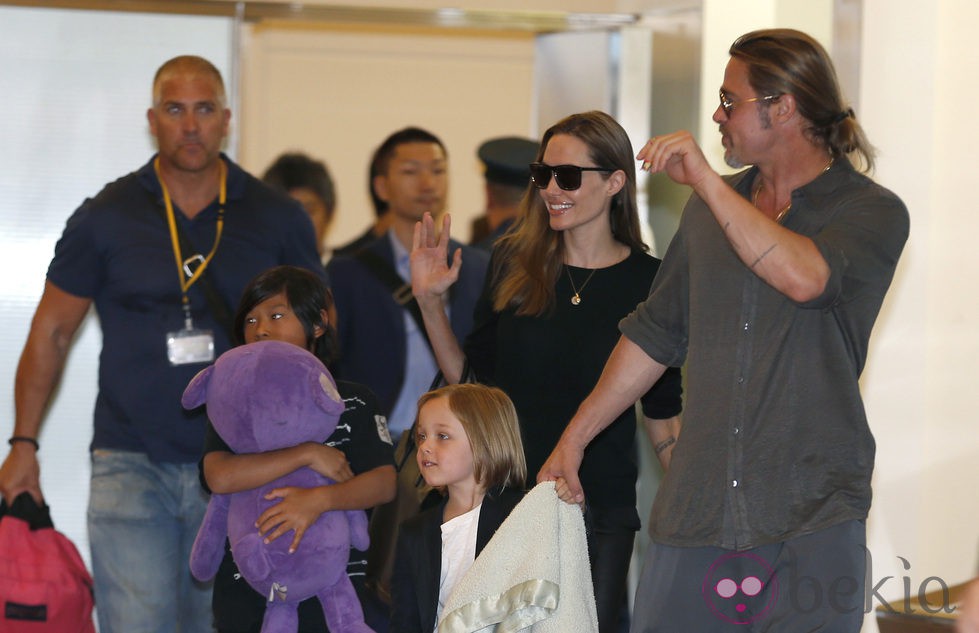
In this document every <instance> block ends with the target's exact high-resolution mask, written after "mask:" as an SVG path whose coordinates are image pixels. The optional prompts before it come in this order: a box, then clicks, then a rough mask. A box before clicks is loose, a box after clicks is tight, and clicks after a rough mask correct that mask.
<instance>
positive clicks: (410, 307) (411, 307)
mask: <svg viewBox="0 0 979 633" xmlns="http://www.w3.org/2000/svg"><path fill="white" fill-rule="evenodd" d="M354 257H355V258H356V259H357V261H359V262H360V263H362V264H363V265H364V266H366V267H367V270H369V271H370V273H371V274H372V275H374V277H375V278H377V280H378V281H380V282H381V283H382V284H384V287H385V288H387V289H388V291H389V292H390V293H391V298H392V299H394V302H395V303H397V304H398V305H399V306H401V307H402V308H404V309H405V310H407V311H408V314H410V315H411V318H413V319H414V320H415V324H416V325H417V326H418V330H419V331H420V332H421V334H422V337H424V339H425V342H426V343H427V344H428V346H429V348H431V347H432V342H431V341H430V340H428V331H427V330H426V329H425V320H424V319H423V318H422V311H421V308H419V307H418V301H417V300H416V299H415V295H414V294H412V292H411V283H410V282H406V281H405V280H404V279H402V278H401V275H399V274H398V271H396V270H395V269H394V266H392V265H391V263H390V262H388V261H387V260H385V259H384V258H383V257H381V256H380V255H378V254H377V253H375V252H373V251H370V250H367V249H361V250H359V251H357V253H355V254H354Z"/></svg>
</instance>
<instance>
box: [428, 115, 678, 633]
mask: <svg viewBox="0 0 979 633" xmlns="http://www.w3.org/2000/svg"><path fill="white" fill-rule="evenodd" d="M633 154H634V152H633V150H632V145H631V143H630V142H629V138H628V136H627V135H626V133H625V130H623V129H622V127H621V126H620V125H619V124H618V123H617V122H616V121H615V120H614V119H613V118H612V117H610V116H609V115H607V114H605V113H603V112H597V111H593V112H584V113H581V114H574V115H571V116H569V117H567V118H565V119H562V120H561V121H559V122H558V123H556V124H555V125H553V126H552V127H551V128H550V129H548V130H547V132H545V133H544V136H543V138H542V139H541V147H540V152H539V154H538V161H537V162H535V163H533V164H531V179H532V182H533V185H534V187H528V191H527V193H526V194H525V196H524V200H523V203H522V210H521V216H520V218H519V219H518V221H517V223H516V224H515V225H514V227H513V228H512V229H511V230H510V231H509V232H507V233H506V234H505V235H504V236H503V237H501V238H500V239H499V240H498V241H497V242H496V245H495V247H494V250H493V256H492V260H491V263H490V272H489V275H488V277H487V282H486V285H485V287H484V290H483V295H482V298H481V299H480V301H479V302H478V303H477V305H476V309H475V327H474V329H473V332H472V333H471V334H470V336H469V337H468V338H467V339H466V341H465V345H464V346H463V347H460V345H459V342H458V341H456V339H455V337H454V336H453V334H452V330H451V328H450V327H449V321H448V319H447V318H446V315H445V309H444V306H445V304H446V303H447V301H448V293H449V292H450V290H449V289H450V287H451V285H452V283H453V282H454V281H455V279H456V276H457V274H458V271H459V266H460V264H461V260H460V258H459V254H458V252H457V254H456V257H455V259H454V260H453V261H452V262H451V263H450V264H447V262H448V259H447V255H446V247H447V245H448V239H449V226H450V220H449V218H448V216H446V218H445V219H444V220H443V229H442V232H441V235H440V236H438V238H436V236H435V231H434V223H433V220H432V218H431V217H430V216H426V217H425V218H424V220H423V221H422V222H419V223H418V225H416V227H415V240H414V249H413V251H412V254H411V273H412V289H413V291H414V294H415V297H416V298H417V300H418V304H419V306H420V307H421V311H422V315H423V317H424V320H425V327H426V330H427V331H428V335H429V338H430V340H431V342H432V346H433V349H434V351H435V355H436V359H437V360H438V363H439V366H440V368H441V369H442V371H443V373H444V375H445V377H446V379H447V380H448V381H449V382H458V381H460V380H468V379H476V380H479V381H481V382H487V383H490V384H494V385H496V386H498V387H500V388H502V389H503V390H504V391H505V392H506V393H507V395H509V396H510V398H511V399H512V400H513V402H514V405H515V406H516V409H517V413H518V415H519V418H520V425H521V432H522V434H523V442H524V450H525V452H526V457H527V472H528V475H529V480H528V482H527V483H528V486H531V485H533V484H534V483H535V481H536V479H535V476H536V474H537V472H538V470H540V467H541V466H542V465H543V463H544V461H545V460H546V459H547V457H548V455H549V454H550V452H551V450H552V449H553V448H554V447H555V445H556V444H557V442H558V439H559V438H560V436H561V433H562V432H563V431H564V428H565V426H566V425H567V423H568V421H569V420H570V419H571V417H572V416H573V415H574V412H575V410H576V409H577V407H578V405H579V404H580V403H581V401H582V400H584V398H585V396H587V395H588V393H589V392H590V391H591V389H592V388H593V387H594V386H595V383H596V382H597V381H598V377H599V375H600V374H601V372H602V368H603V367H604V365H605V361H606V360H607V359H608V356H609V354H610V353H611V351H612V348H613V347H614V346H615V344H616V341H618V339H619V331H618V322H619V320H620V319H621V318H623V317H624V316H626V315H627V314H629V313H630V312H631V311H632V310H633V309H634V308H635V306H636V305H637V303H639V302H640V301H642V300H644V299H645V298H646V296H647V295H648V292H649V286H650V284H651V283H652V280H653V276H654V275H655V274H656V270H657V268H658V267H659V260H658V259H655V258H653V257H651V256H650V255H649V254H648V253H647V251H648V249H647V247H646V245H645V244H644V243H643V242H642V238H641V236H640V231H639V217H638V211H637V206H636V170H635V164H634V160H633ZM466 360H468V361H469V370H470V371H471V372H472V373H473V374H474V375H473V376H463V371H464V368H465V367H466ZM680 401H681V397H680V375H679V371H678V370H671V371H669V372H667V373H666V374H665V375H664V377H663V378H662V379H661V380H660V382H659V383H657V384H656V385H655V386H654V387H653V388H652V389H651V390H650V392H649V393H648V394H646V396H645V397H644V398H643V400H642V404H643V412H644V415H645V416H646V424H647V430H648V431H649V433H650V436H651V438H653V444H654V447H656V452H657V454H658V455H659V458H660V461H661V462H662V463H663V465H664V467H665V466H666V465H667V464H668V463H669V456H670V452H671V450H672V444H673V442H674V441H675V438H676V435H677V433H678V432H679V421H678V419H677V418H676V416H677V415H678V414H679V411H680ZM635 435H636V414H635V411H634V410H632V409H630V410H629V411H627V412H626V413H624V414H623V415H622V416H621V417H620V418H619V419H618V420H617V421H616V422H615V423H613V424H612V425H611V426H610V427H609V428H608V429H606V431H605V432H603V434H602V435H600V436H599V437H598V438H596V439H595V440H594V441H593V442H592V443H591V444H590V445H589V447H588V452H587V453H586V454H585V456H584V461H583V463H582V466H581V470H580V477H581V483H582V485H583V487H584V490H585V496H586V503H587V505H588V509H589V513H590V516H591V528H592V529H591V533H590V535H589V542H588V546H589V550H590V555H591V562H592V579H593V582H594V586H595V599H596V603H597V606H598V616H599V628H600V631H601V632H602V633H612V632H613V631H616V630H617V622H618V619H619V615H620V613H621V609H622V607H623V605H624V604H625V587H626V575H627V573H628V569H629V561H630V557H631V554H632V547H633V541H634V539H635V532H636V530H638V529H639V526H640V521H639V516H638V513H637V512H636V492H635V484H636V477H637V474H638V470H637V466H636V447H635Z"/></svg>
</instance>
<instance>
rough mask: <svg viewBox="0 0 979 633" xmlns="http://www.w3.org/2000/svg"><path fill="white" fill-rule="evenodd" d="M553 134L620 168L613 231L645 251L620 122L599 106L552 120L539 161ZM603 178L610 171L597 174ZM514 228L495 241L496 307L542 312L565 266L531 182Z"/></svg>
mask: <svg viewBox="0 0 979 633" xmlns="http://www.w3.org/2000/svg"><path fill="white" fill-rule="evenodd" d="M557 134H567V135H569V136H574V137H575V138H577V139H579V140H581V141H582V142H583V143H584V144H585V145H586V146H587V147H588V155H589V158H591V160H592V161H593V162H594V163H595V165H597V166H599V167H609V168H613V169H616V170H621V171H622V172H624V173H625V175H626V183H625V185H624V186H623V187H622V189H621V190H620V191H619V192H618V193H617V194H615V196H614V197H613V198H612V203H611V209H610V212H609V223H610V224H611V229H612V236H613V237H614V238H615V239H616V240H617V241H619V242H621V243H623V244H625V245H626V246H628V247H629V248H631V249H633V250H642V251H647V250H649V249H648V247H647V246H646V244H644V243H643V241H642V234H641V231H640V229H639V211H638V207H637V205H636V165H635V159H634V158H633V151H632V144H631V143H630V142H629V136H628V135H627V134H626V132H625V130H623V129H622V126H621V125H619V124H618V122H616V120H615V119H613V118H612V117H611V116H609V115H608V114H606V113H604V112H600V111H598V110H592V111H590V112H582V113H580V114H572V115H571V116H568V117H565V118H564V119H561V120H560V121H558V122H557V123H555V124H554V125H552V126H551V127H550V128H548V130H547V131H546V132H544V136H543V138H541V145H540V150H539V151H538V154H537V160H538V161H540V160H542V159H543V157H544V151H545V150H546V149H547V144H548V142H549V141H550V140H551V138H552V137H554V136H555V135H557ZM600 175H601V176H602V177H603V178H606V179H607V178H608V177H609V176H610V175H611V174H607V173H600ZM520 207H521V212H520V217H519V219H518V221H517V223H516V225H515V226H514V227H513V229H512V230H511V231H510V232H509V233H507V234H506V235H504V236H503V237H502V238H500V240H499V241H498V242H497V246H496V252H495V253H494V262H495V264H494V269H493V270H492V271H490V274H492V275H494V277H495V278H498V279H500V282H499V284H498V285H497V287H496V293H495V295H494V297H493V308H494V309H495V310H497V311H502V310H505V309H507V308H509V307H513V308H516V312H517V314H519V315H522V316H540V315H542V314H544V313H546V312H547V311H548V310H550V309H551V308H552V307H553V306H554V301H555V297H554V285H555V284H556V283H557V279H558V276H559V275H560V274H561V268H562V266H564V240H563V239H562V238H561V233H560V231H554V230H552V229H551V227H550V221H549V216H548V213H547V208H546V206H545V203H544V201H543V200H542V199H541V197H540V195H538V193H537V189H536V188H535V187H534V185H533V184H532V183H531V184H530V185H528V187H527V191H526V192H525V193H524V197H523V201H522V202H521V205H520Z"/></svg>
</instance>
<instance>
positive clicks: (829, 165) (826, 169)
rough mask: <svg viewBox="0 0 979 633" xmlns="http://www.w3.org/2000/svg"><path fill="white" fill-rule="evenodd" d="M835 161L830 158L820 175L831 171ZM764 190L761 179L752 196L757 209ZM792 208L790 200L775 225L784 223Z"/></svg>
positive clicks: (777, 217)
mask: <svg viewBox="0 0 979 633" xmlns="http://www.w3.org/2000/svg"><path fill="white" fill-rule="evenodd" d="M834 160H836V159H835V158H830V159H829V162H828V163H826V166H825V167H823V168H822V170H820V172H819V173H820V174H824V173H826V172H828V171H829V168H830V167H832V166H833V161H834ZM764 188H765V183H764V182H762V181H761V179H760V178H759V180H758V187H757V188H756V189H755V192H754V193H753V194H752V195H751V204H752V205H754V206H755V208H756V209H757V208H758V196H759V194H761V190H762V189H764ZM791 208H792V199H791V198H789V203H788V204H787V205H785V206H784V207H782V209H781V210H780V211H779V212H778V213H776V214H775V223H776V224H778V223H780V222H781V221H782V218H784V217H785V214H786V213H788V212H789V209H791Z"/></svg>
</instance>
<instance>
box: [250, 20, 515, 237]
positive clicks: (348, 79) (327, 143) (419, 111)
mask: <svg viewBox="0 0 979 633" xmlns="http://www.w3.org/2000/svg"><path fill="white" fill-rule="evenodd" d="M533 60H534V40H533V37H532V36H531V35H530V34H526V33H523V34H517V33H511V34H485V33H482V34H477V33H467V34H459V33H456V32H437V31H435V30H433V29H428V30H423V29H399V28H395V27H383V28H380V27H379V28H373V29H371V28H352V27H343V28H341V27H326V26H323V27H312V26H311V27H306V28H303V27H296V26H290V25H287V24H269V25H258V26H255V27H247V28H246V31H245V37H244V38H243V64H242V70H243V82H242V83H243V90H242V108H241V113H240V117H239V119H240V121H241V131H242V152H241V159H242V165H243V166H244V167H245V168H246V169H249V170H251V171H252V172H253V173H255V174H258V175H260V174H261V173H262V172H264V170H265V169H266V168H267V167H268V165H269V164H270V163H271V162H272V161H273V160H274V159H275V157H276V156H277V155H278V154H279V153H281V152H282V151H286V150H301V151H305V152H307V153H309V154H310V155H312V156H315V157H316V158H319V159H321V160H324V161H325V162H326V164H327V166H328V167H329V169H330V171H331V174H332V176H333V179H334V181H335V183H336V186H337V194H338V208H337V217H336V220H335V222H334V226H333V227H332V228H331V231H330V236H329V238H328V240H327V241H328V243H329V244H330V245H331V246H336V245H339V244H343V243H345V242H347V241H348V240H350V239H351V238H353V237H355V236H356V235H359V234H360V233H361V232H363V230H364V228H365V227H367V226H368V225H369V224H371V223H372V222H373V220H374V211H373V208H372V206H371V204H370V199H369V197H368V193H367V168H368V165H369V163H370V157H371V155H372V153H373V151H374V149H375V148H376V147H377V146H378V145H380V144H381V142H382V141H383V140H384V139H385V138H386V137H387V136H388V135H389V134H391V133H392V132H394V131H396V130H398V129H401V128H403V127H405V126H409V125H412V126H420V127H422V128H425V129H427V130H429V131H431V132H433V133H434V134H435V135H436V136H438V137H439V138H440V139H441V140H442V142H443V143H444V144H445V145H446V149H447V150H448V153H449V174H450V177H449V202H448V206H447V209H448V211H449V212H450V213H452V217H453V220H454V222H453V236H455V237H457V238H459V239H461V240H463V241H468V238H469V220H470V219H472V218H474V217H476V216H477V215H479V214H481V213H482V212H483V211H484V210H485V204H484V202H485V195H484V190H483V178H482V169H481V166H480V164H479V162H478V159H477V158H476V149H477V147H478V146H479V144H480V143H482V142H483V141H484V140H486V139H487V138H490V137H492V136H503V135H520V136H527V135H530V134H531V133H532V132H533V122H532V117H531V111H532V100H533Z"/></svg>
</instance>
